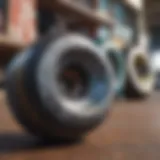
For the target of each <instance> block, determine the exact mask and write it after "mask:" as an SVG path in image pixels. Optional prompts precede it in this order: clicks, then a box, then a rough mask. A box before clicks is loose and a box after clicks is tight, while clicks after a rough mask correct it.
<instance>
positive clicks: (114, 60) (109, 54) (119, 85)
mask: <svg viewBox="0 0 160 160" xmlns="http://www.w3.org/2000/svg"><path fill="white" fill-rule="evenodd" d="M104 50H105V54H106V58H107V59H108V60H109V61H110V63H111V65H112V67H113V70H114V74H115V92H116V93H117V95H119V94H120V93H122V91H123V88H124V84H125V80H126V66H125V59H124V55H123V52H122V51H121V50H120V49H118V48H117V47H116V46H115V45H114V43H108V44H107V45H105V46H104Z"/></svg>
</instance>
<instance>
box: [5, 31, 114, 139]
mask: <svg viewBox="0 0 160 160" xmlns="http://www.w3.org/2000/svg"><path fill="white" fill-rule="evenodd" d="M99 52H100V51H99V50H98V49H97V48H96V47H95V46H94V45H93V43H92V42H90V41H89V40H88V39H86V38H85V37H82V36H80V35H78V34H61V35H60V34H57V33H55V32H53V33H52V34H51V35H48V36H46V37H45V38H44V39H42V40H41V41H40V42H38V43H37V44H35V45H34V46H32V47H31V48H29V49H28V50H27V51H25V53H21V54H20V55H18V56H17V57H16V58H15V59H14V60H13V61H12V62H11V64H10V65H9V67H8V70H7V78H6V79H7V80H6V87H7V93H8V99H9V102H10V104H11V105H10V106H11V108H12V111H13V112H14V113H15V115H16V118H17V119H18V121H19V122H20V123H21V124H22V125H24V126H25V128H26V129H27V130H28V131H29V132H31V133H32V134H34V135H36V136H39V137H41V138H45V139H50V140H52V139H55V138H60V139H75V138H79V137H81V136H83V135H84V134H86V133H87V132H89V131H90V130H92V129H94V128H95V127H96V126H98V125H99V124H100V123H101V122H102V121H103V119H104V117H105V116H106V115H107V114H108V112H109V108H110V103H111V101H112V98H113V97H114V90H113V88H114V86H113V85H114V84H113V78H114V76H113V72H112V68H111V66H110V63H109V62H106V60H105V58H104V54H99ZM68 68H69V70H68V71H69V72H67V69H68ZM75 70H76V73H78V74H79V79H73V77H72V79H71V80H72V81H75V82H72V85H73V84H74V83H77V82H78V80H79V82H80V83H78V84H79V85H81V86H82V92H77V95H75V94H71V93H72V91H69V90H68V89H67V86H66V83H65V82H66V81H67V79H65V78H69V77H63V76H65V74H67V76H69V74H70V73H72V74H73V73H74V71H75ZM63 71H64V72H63ZM65 71H66V72H65ZM63 73H64V74H63ZM76 73H74V74H76ZM75 76H77V77H78V75H75ZM61 77H63V78H61ZM71 80H70V81H69V80H68V81H69V82H71ZM76 85H77V84H76ZM61 86H63V88H65V90H63V89H62V87H61ZM71 87H73V86H71ZM76 89H78V88H76ZM73 91H75V90H74V87H73ZM75 92H76V91H75Z"/></svg>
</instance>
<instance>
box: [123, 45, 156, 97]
mask: <svg viewBox="0 0 160 160" xmlns="http://www.w3.org/2000/svg"><path fill="white" fill-rule="evenodd" d="M126 64H127V65H126V68H127V83H126V87H125V94H126V96H127V97H128V98H145V97H148V96H149V95H150V94H151V93H152V91H153V89H154V85H155V73H154V71H153V70H152V67H151V66H150V58H149V56H148V55H147V53H146V51H144V50H143V49H142V48H140V47H135V48H133V49H131V51H130V53H129V54H128V55H127V58H126Z"/></svg>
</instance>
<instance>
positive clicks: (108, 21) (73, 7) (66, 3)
mask: <svg viewBox="0 0 160 160" xmlns="http://www.w3.org/2000/svg"><path fill="white" fill-rule="evenodd" d="M39 4H40V6H41V7H43V8H47V9H50V10H53V11H56V12H59V13H61V14H63V15H65V16H71V15H72V16H74V17H75V16H76V17H78V19H79V20H81V21H83V22H84V25H86V24H87V25H88V24H89V25H91V24H92V25H106V26H112V25H113V24H114V21H113V18H112V17H111V16H109V15H107V14H106V15H105V16H104V14H103V15H102V14H99V13H98V12H96V10H93V9H90V8H86V7H83V6H80V5H77V3H74V2H73V1H71V0H55V1H54V2H53V1H52V0H45V1H43V2H42V1H41V0H39Z"/></svg>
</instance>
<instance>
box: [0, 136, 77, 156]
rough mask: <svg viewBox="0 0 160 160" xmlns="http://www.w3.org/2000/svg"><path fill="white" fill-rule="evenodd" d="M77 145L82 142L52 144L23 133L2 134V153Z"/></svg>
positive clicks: (0, 143) (0, 148) (0, 149)
mask: <svg viewBox="0 0 160 160" xmlns="http://www.w3.org/2000/svg"><path fill="white" fill-rule="evenodd" d="M77 143H80V141H72V142H71V141H59V140H54V141H52V142H45V141H41V140H38V139H37V138H35V137H33V136H31V135H27V134H23V133H3V134H2V133H0V153H6V152H17V151H22V150H36V149H44V148H54V147H56V148H57V147H67V146H70V145H74V144H77Z"/></svg>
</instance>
